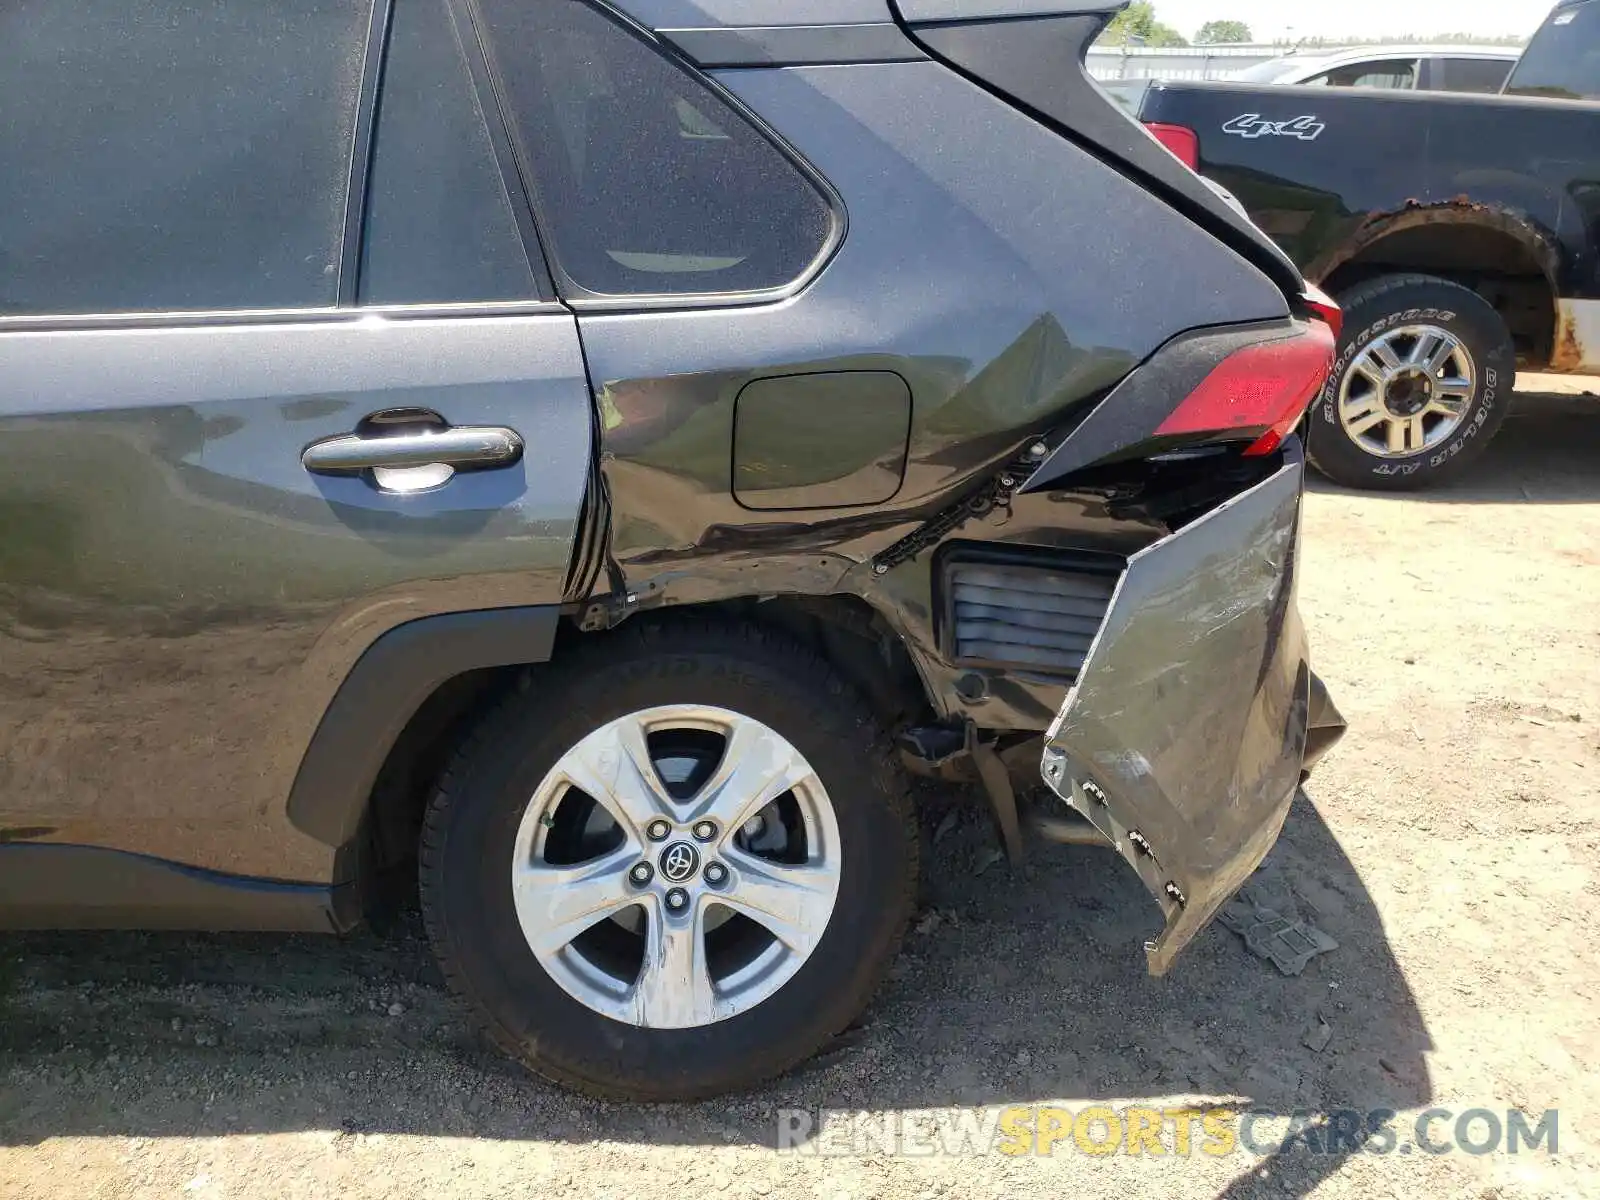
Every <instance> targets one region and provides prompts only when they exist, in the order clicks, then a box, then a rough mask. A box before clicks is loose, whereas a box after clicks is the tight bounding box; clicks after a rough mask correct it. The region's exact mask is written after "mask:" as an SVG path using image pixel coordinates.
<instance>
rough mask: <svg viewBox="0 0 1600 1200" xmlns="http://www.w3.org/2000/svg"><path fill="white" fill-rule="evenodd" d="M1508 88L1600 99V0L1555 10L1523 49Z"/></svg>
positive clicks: (1512, 91) (1524, 92)
mask: <svg viewBox="0 0 1600 1200" xmlns="http://www.w3.org/2000/svg"><path fill="white" fill-rule="evenodd" d="M1506 92H1507V93H1508V94H1510V95H1517V96H1555V97H1559V98H1560V99H1563V100H1600V0H1589V2H1588V3H1586V4H1577V5H1572V6H1569V7H1564V8H1558V9H1556V10H1555V11H1554V12H1552V13H1551V14H1550V16H1549V17H1548V18H1547V19H1546V20H1545V23H1544V25H1543V26H1542V27H1541V28H1540V30H1539V32H1538V33H1536V34H1534V35H1533V41H1531V42H1529V43H1528V48H1527V49H1526V50H1524V51H1523V52H1522V59H1521V61H1519V62H1518V63H1517V69H1516V70H1515V71H1513V72H1512V73H1511V80H1510V82H1509V83H1507V84H1506Z"/></svg>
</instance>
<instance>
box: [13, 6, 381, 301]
mask: <svg viewBox="0 0 1600 1200" xmlns="http://www.w3.org/2000/svg"><path fill="white" fill-rule="evenodd" d="M370 12H371V0H11V2H10V3H8V4H6V5H5V7H4V9H3V10H0V113H3V118H0V312H24V313H82V312H115V311H129V310H133V311H140V310H161V309H208V308H295V307H302V306H313V305H328V304H332V303H333V302H334V299H335V293H336V289H337V285H338V275H339V255H340V249H341V245H342V237H343V229H344V217H345V196H346V193H347V191H348V188H349V172H350V148H351V130H352V128H353V126H354V123H355V107H356V97H357V93H358V91H359V84H360V72H361V61H362V51H363V45H364V42H365V38H366V31H367V24H368V21H369V18H370Z"/></svg>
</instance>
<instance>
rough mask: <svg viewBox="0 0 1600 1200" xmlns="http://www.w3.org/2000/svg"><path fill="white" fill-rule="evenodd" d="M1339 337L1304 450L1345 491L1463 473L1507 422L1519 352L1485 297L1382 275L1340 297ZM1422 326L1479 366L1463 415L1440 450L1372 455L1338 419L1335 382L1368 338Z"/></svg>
mask: <svg viewBox="0 0 1600 1200" xmlns="http://www.w3.org/2000/svg"><path fill="white" fill-rule="evenodd" d="M1339 303H1340V305H1341V307H1343V309H1344V332H1343V334H1342V335H1341V336H1340V338H1339V352H1338V357H1337V359H1336V360H1335V362H1334V365H1333V371H1332V373H1331V374H1330V375H1329V376H1328V383H1327V385H1326V386H1325V387H1324V388H1323V389H1322V395H1321V396H1320V397H1319V398H1318V399H1317V402H1316V404H1315V405H1313V406H1312V409H1311V415H1310V420H1309V422H1308V426H1309V431H1308V441H1307V451H1308V453H1309V455H1310V458H1311V464H1312V466H1314V467H1316V468H1317V470H1319V471H1321V472H1322V474H1324V475H1326V476H1327V477H1328V478H1329V479H1332V480H1333V481H1334V482H1335V483H1342V484H1344V485H1345V486H1347V487H1356V488H1372V489H1382V490H1387V491H1401V490H1405V489H1410V488H1422V487H1429V486H1431V485H1433V484H1435V483H1439V482H1441V481H1443V480H1446V479H1449V478H1450V477H1452V476H1454V475H1456V474H1458V473H1460V472H1461V471H1462V470H1464V469H1465V468H1466V467H1467V465H1468V464H1469V463H1471V462H1472V461H1473V460H1474V459H1476V458H1477V457H1478V456H1479V455H1480V454H1482V453H1483V452H1484V450H1485V449H1486V448H1487V447H1488V445H1489V442H1490V440H1491V439H1492V438H1493V437H1494V435H1495V431H1496V430H1497V429H1499V428H1500V422H1501V421H1503V420H1504V419H1505V415H1506V408H1507V406H1508V405H1509V404H1510V403H1511V392H1512V388H1513V387H1514V385H1515V382H1516V353H1515V351H1514V349H1513V348H1512V344H1511V334H1510V331H1508V330H1507V329H1506V324H1505V322H1504V321H1503V320H1501V318H1500V314H1499V313H1497V312H1495V310H1494V308H1493V307H1492V306H1491V305H1490V304H1489V302H1488V301H1486V300H1484V299H1483V297H1481V296H1479V295H1478V294H1477V293H1476V292H1473V291H1471V290H1469V289H1467V288H1464V287H1462V286H1460V285H1459V284H1455V283H1450V282H1449V281H1448V280H1444V279H1437V278H1435V277H1433V276H1431V275H1386V276H1383V277H1382V278H1379V279H1372V280H1368V281H1367V282H1366V283H1363V284H1360V285H1358V286H1356V287H1354V288H1351V289H1349V290H1348V291H1346V292H1344V293H1343V294H1342V295H1341V296H1340V297H1339ZM1415 324H1426V325H1435V326H1438V327H1440V328H1442V329H1446V330H1448V331H1449V332H1450V333H1453V334H1454V335H1455V336H1456V337H1458V338H1460V339H1461V343H1462V345H1463V346H1464V347H1465V348H1466V350H1467V353H1469V354H1471V355H1472V359H1473V363H1474V365H1475V366H1476V368H1477V379H1476V381H1475V383H1474V386H1473V391H1472V395H1471V396H1470V397H1469V398H1468V401H1467V410H1466V414H1465V416H1464V417H1463V419H1462V421H1461V424H1460V425H1458V426H1457V427H1456V429H1455V430H1454V432H1452V433H1451V435H1450V436H1449V437H1448V438H1446V439H1445V440H1444V441H1443V442H1441V443H1440V444H1439V445H1437V446H1432V447H1429V448H1427V449H1425V450H1421V451H1419V452H1417V453H1416V454H1413V455H1409V456H1407V457H1404V458H1382V457H1379V456H1378V455H1375V454H1371V453H1369V452H1368V451H1367V450H1365V449H1364V448H1362V446H1360V445H1359V444H1358V443H1357V442H1355V441H1354V440H1353V439H1352V438H1351V437H1350V435H1349V434H1348V433H1347V432H1346V431H1345V428H1344V426H1343V425H1342V424H1341V423H1340V421H1339V384H1340V381H1341V380H1342V379H1343V378H1344V377H1345V373H1346V372H1347V371H1349V369H1350V364H1351V363H1352V362H1353V361H1354V360H1355V359H1356V357H1357V356H1358V355H1359V354H1360V353H1361V352H1362V350H1364V349H1365V348H1366V347H1367V345H1368V344H1369V343H1370V342H1371V341H1372V339H1373V338H1375V337H1378V336H1379V335H1381V334H1383V333H1384V332H1385V331H1387V330H1390V329H1393V328H1395V327H1396V326H1400V325H1415Z"/></svg>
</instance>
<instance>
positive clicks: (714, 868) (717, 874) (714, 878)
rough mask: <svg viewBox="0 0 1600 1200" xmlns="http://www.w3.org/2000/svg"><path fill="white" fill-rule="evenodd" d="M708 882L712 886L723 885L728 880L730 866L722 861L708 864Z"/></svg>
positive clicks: (706, 872)
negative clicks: (726, 865)
mask: <svg viewBox="0 0 1600 1200" xmlns="http://www.w3.org/2000/svg"><path fill="white" fill-rule="evenodd" d="M705 874H706V882H707V883H709V884H710V885H711V886H712V887H721V886H722V885H723V884H725V883H727V882H728V868H727V867H725V866H723V865H722V864H721V863H715V862H714V863H707V864H706V871H705Z"/></svg>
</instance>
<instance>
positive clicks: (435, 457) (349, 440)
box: [300, 425, 522, 475]
mask: <svg viewBox="0 0 1600 1200" xmlns="http://www.w3.org/2000/svg"><path fill="white" fill-rule="evenodd" d="M521 457H522V437H521V436H520V435H519V434H518V433H517V431H516V430H514V429H505V428H503V427H500V426H496V425H458V426H455V427H452V428H446V429H423V430H407V431H405V432H396V433H379V432H372V433H342V434H339V435H338V436H336V437H331V438H324V439H322V441H320V442H312V443H311V445H309V446H307V447H306V448H305V450H304V451H303V452H302V453H301V455H300V463H301V465H302V466H304V467H305V469H306V470H308V471H311V472H313V473H314V474H317V475H348V474H351V473H352V472H356V471H367V470H373V469H380V470H381V469H385V468H387V469H389V470H400V469H403V468H406V467H422V466H430V465H432V464H434V463H443V464H445V465H446V466H449V467H453V468H454V469H456V470H458V471H459V470H468V471H470V470H474V469H476V470H484V469H487V468H492V467H509V466H511V465H513V464H514V463H516V462H517V460H518V459H520V458H521Z"/></svg>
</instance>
